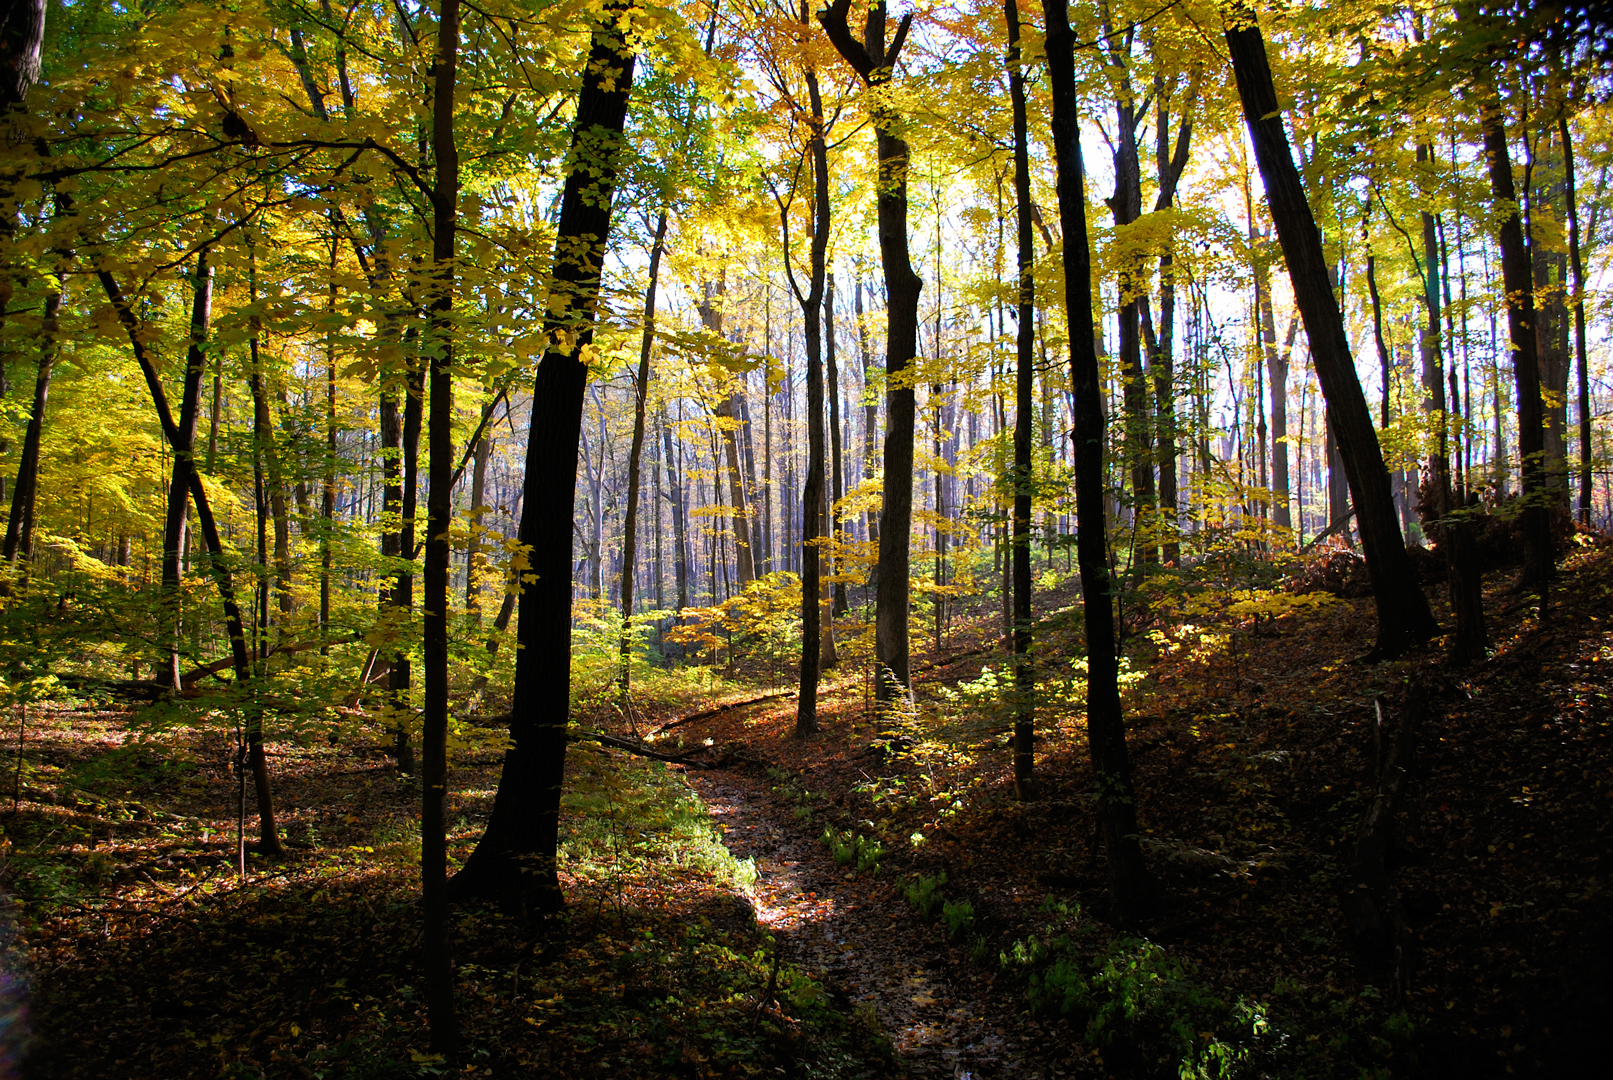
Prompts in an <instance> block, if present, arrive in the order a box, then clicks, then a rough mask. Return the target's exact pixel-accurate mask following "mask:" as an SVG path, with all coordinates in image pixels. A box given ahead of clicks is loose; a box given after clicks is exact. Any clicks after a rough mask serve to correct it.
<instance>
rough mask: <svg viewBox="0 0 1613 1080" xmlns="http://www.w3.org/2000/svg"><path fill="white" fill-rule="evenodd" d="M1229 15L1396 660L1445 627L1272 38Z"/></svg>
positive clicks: (1273, 201)
mask: <svg viewBox="0 0 1613 1080" xmlns="http://www.w3.org/2000/svg"><path fill="white" fill-rule="evenodd" d="M1226 15H1227V20H1228V21H1227V26H1226V41H1227V48H1228V51H1229V52H1230V53H1231V56H1232V66H1233V73H1234V75H1235V76H1236V77H1237V82H1238V95H1239V97H1240V98H1241V99H1242V101H1243V113H1244V118H1245V119H1246V121H1247V122H1248V126H1249V137H1250V141H1251V142H1252V143H1253V144H1254V149H1255V160H1256V161H1257V162H1258V164H1259V166H1260V175H1261V178H1262V179H1263V180H1264V181H1265V186H1266V196H1267V199H1268V201H1269V203H1270V206H1271V215H1272V220H1273V221H1274V222H1275V224H1276V226H1277V238H1278V240H1279V241H1280V242H1281V244H1282V249H1283V257H1284V259H1285V260H1286V261H1287V263H1288V276H1289V279H1290V281H1291V282H1292V283H1293V288H1294V299H1295V302H1296V303H1297V304H1298V306H1299V311H1300V317H1301V318H1302V319H1304V322H1305V333H1306V336H1307V337H1309V339H1310V345H1311V353H1312V355H1313V356H1314V357H1315V361H1316V375H1317V379H1318V381H1320V382H1321V384H1322V393H1323V394H1324V395H1325V396H1326V398H1327V410H1328V416H1329V418H1330V419H1331V420H1332V423H1333V429H1334V433H1335V434H1336V436H1337V437H1338V440H1339V450H1340V453H1341V456H1342V457H1343V459H1344V471H1345V475H1346V476H1347V477H1348V478H1349V481H1350V493H1351V495H1352V497H1353V499H1354V502H1355V515H1356V524H1357V526H1358V527H1359V528H1360V531H1361V546H1362V548H1363V549H1364V552H1365V555H1366V561H1367V570H1368V572H1369V573H1370V575H1371V577H1372V591H1373V595H1374V597H1375V599H1376V602H1377V609H1378V641H1377V645H1376V647H1375V648H1374V650H1373V655H1375V656H1378V657H1389V656H1397V655H1400V654H1402V653H1404V652H1406V651H1407V650H1409V649H1412V648H1415V647H1416V646H1418V645H1421V644H1422V643H1423V642H1425V641H1427V640H1428V639H1429V638H1430V637H1432V636H1433V635H1434V634H1435V633H1436V632H1437V631H1438V629H1439V627H1438V624H1437V623H1436V622H1435V621H1434V615H1433V612H1432V611H1431V610H1429V607H1428V597H1427V596H1425V595H1424V594H1423V591H1422V588H1421V587H1420V586H1419V585H1418V583H1417V574H1416V571H1415V570H1413V569H1412V565H1411V559H1410V557H1409V556H1408V555H1407V554H1406V546H1405V543H1404V541H1403V540H1402V539H1401V533H1400V527H1399V525H1398V524H1397V522H1396V521H1395V508H1394V498H1393V495H1392V494H1391V491H1390V486H1389V471H1388V469H1387V468H1386V467H1385V466H1384V462H1383V454H1382V451H1381V450H1380V448H1379V446H1378V439H1377V435H1376V434H1375V433H1374V431H1373V430H1372V414H1371V413H1370V412H1369V411H1368V409H1367V403H1366V398H1365V397H1364V396H1363V395H1362V393H1361V384H1360V383H1359V382H1358V381H1357V380H1356V376H1355V362H1354V361H1353V360H1352V359H1351V357H1350V342H1349V338H1348V337H1347V336H1346V334H1345V331H1344V317H1343V315H1342V314H1341V313H1340V311H1339V302H1338V297H1337V296H1335V295H1334V293H1333V288H1332V285H1331V283H1330V280H1329V274H1328V268H1327V261H1326V259H1325V258H1324V256H1323V252H1322V237H1321V234H1320V233H1319V232H1318V231H1317V229H1316V221H1315V219H1314V218H1313V217H1312V216H1311V210H1310V204H1309V203H1308V202H1307V200H1306V197H1305V188H1304V186H1303V184H1302V183H1301V181H1300V176H1299V170H1298V169H1296V168H1295V167H1294V159H1293V155H1292V153H1291V152H1290V150H1289V145H1288V135H1287V132H1285V131H1284V129H1283V124H1282V116H1281V111H1280V109H1279V106H1278V103H1277V91H1276V89H1275V87H1273V85H1272V81H1271V67H1270V64H1269V63H1268V61H1267V59H1266V43H1265V39H1264V38H1263V37H1262V36H1261V33H1260V27H1259V25H1258V24H1257V23H1256V22H1255V19H1254V15H1253V14H1252V13H1251V12H1250V11H1249V10H1248V9H1247V8H1244V7H1241V5H1240V6H1234V7H1229V8H1228V9H1226Z"/></svg>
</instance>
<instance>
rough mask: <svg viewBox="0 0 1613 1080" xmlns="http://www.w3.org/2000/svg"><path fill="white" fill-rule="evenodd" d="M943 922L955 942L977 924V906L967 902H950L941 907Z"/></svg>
mask: <svg viewBox="0 0 1613 1080" xmlns="http://www.w3.org/2000/svg"><path fill="white" fill-rule="evenodd" d="M941 921H942V922H943V923H945V924H946V928H947V933H948V934H949V935H951V936H952V938H953V940H956V939H958V938H960V937H962V936H963V935H964V934H965V933H967V932H968V930H969V928H970V927H972V926H974V924H975V906H974V905H973V904H971V903H970V902H969V901H967V900H958V901H955V902H954V901H951V900H948V901H947V902H946V903H945V904H944V905H942V907H941Z"/></svg>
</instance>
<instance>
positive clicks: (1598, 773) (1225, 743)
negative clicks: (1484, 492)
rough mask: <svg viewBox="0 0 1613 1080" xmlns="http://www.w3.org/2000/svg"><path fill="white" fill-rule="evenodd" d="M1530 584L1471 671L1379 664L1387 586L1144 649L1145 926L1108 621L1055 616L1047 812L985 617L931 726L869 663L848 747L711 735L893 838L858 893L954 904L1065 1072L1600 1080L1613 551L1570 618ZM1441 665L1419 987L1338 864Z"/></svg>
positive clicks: (1411, 828)
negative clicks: (1097, 770)
mask: <svg viewBox="0 0 1613 1080" xmlns="http://www.w3.org/2000/svg"><path fill="white" fill-rule="evenodd" d="M1508 584H1509V582H1492V583H1491V586H1490V591H1489V593H1488V596H1487V604H1486V608H1487V611H1488V613H1489V627H1490V636H1491V641H1492V646H1493V655H1492V656H1491V658H1490V659H1488V660H1487V661H1486V662H1485V663H1483V664H1481V665H1476V666H1474V667H1472V668H1469V669H1466V670H1459V671H1450V670H1448V669H1447V668H1446V666H1445V664H1444V661H1443V657H1442V655H1441V653H1440V651H1439V648H1438V643H1436V644H1435V646H1431V647H1430V648H1429V649H1428V650H1426V651H1424V652H1422V653H1419V654H1417V655H1414V656H1411V657H1409V658H1407V659H1403V660H1399V661H1395V662H1392V663H1381V664H1375V665H1368V664H1364V663H1361V662H1360V660H1359V658H1360V657H1361V656H1362V655H1363V654H1365V653H1366V652H1367V650H1368V648H1369V647H1370V645H1371V643H1372V633H1373V617H1374V616H1373V611H1372V608H1371V605H1370V601H1350V602H1340V603H1333V604H1324V605H1320V606H1310V607H1307V608H1304V609H1291V610H1289V611H1287V612H1286V613H1281V614H1277V615H1275V616H1272V615H1268V616H1267V617H1266V618H1263V619H1260V618H1258V613H1256V618H1254V619H1244V620H1241V621H1240V620H1238V619H1236V618H1223V619H1221V620H1219V621H1215V620H1205V622H1206V624H1207V625H1206V626H1202V627H1191V628H1186V629H1179V630H1176V631H1175V632H1171V633H1158V634H1155V635H1153V636H1152V637H1151V638H1150V637H1143V636H1138V637H1136V638H1134V644H1133V647H1132V649H1131V653H1130V656H1129V657H1128V664H1127V671H1128V672H1129V674H1128V675H1127V676H1126V678H1125V681H1126V689H1125V696H1126V707H1127V708H1126V711H1127V717H1128V741H1129V745H1130V747H1131V751H1132V755H1133V764H1134V768H1135V772H1136V779H1137V785H1138V794H1139V813H1140V824H1141V830H1142V833H1143V836H1142V841H1143V846H1144V850H1145V854H1146V856H1147V858H1148V861H1149V864H1150V867H1151V869H1152V870H1153V871H1154V872H1155V874H1156V875H1157V877H1158V879H1159V880H1160V882H1161V885H1162V886H1163V897H1164V898H1163V900H1162V902H1161V905H1160V907H1159V909H1158V910H1157V911H1155V912H1153V913H1151V914H1149V915H1148V916H1146V917H1145V918H1143V919H1142V920H1141V921H1140V923H1139V924H1135V925H1132V926H1130V927H1128V928H1127V929H1126V930H1125V931H1122V930H1121V929H1120V928H1118V927H1117V926H1115V925H1114V924H1113V923H1112V922H1111V921H1110V920H1109V919H1107V918H1106V917H1105V911H1104V906H1105V900H1106V898H1105V889H1104V884H1105V874H1106V870H1105V865H1104V861H1103V859H1102V855H1101V851H1100V850H1099V847H1098V838H1097V836H1096V835H1095V834H1094V831H1093V829H1094V827H1093V817H1092V813H1091V782H1090V774H1089V766H1088V764H1087V759H1086V753H1085V732H1084V729H1083V724H1082V721H1081V719H1080V717H1081V711H1080V701H1079V693H1078V686H1079V681H1080V676H1081V674H1082V673H1081V670H1080V665H1079V661H1072V660H1071V657H1072V656H1073V655H1076V654H1077V653H1078V648H1077V646H1078V642H1079V633H1080V628H1079V618H1078V616H1076V615H1072V614H1065V615H1055V616H1052V617H1049V618H1048V619H1045V620H1044V622H1043V623H1042V628H1041V640H1042V641H1043V642H1044V645H1043V651H1042V653H1041V655H1040V658H1039V663H1040V664H1041V672H1042V674H1041V684H1040V689H1041V708H1040V711H1039V713H1038V730H1039V732H1040V733H1041V734H1040V741H1039V744H1038V748H1037V769H1038V772H1039V777H1040V790H1039V793H1038V797H1037V798H1036V799H1034V800H1033V801H1028V802H1020V801H1018V800H1016V799H1015V798H1014V793H1013V788H1012V784H1011V758H1010V753H1009V750H1008V739H1007V734H1006V732H1007V726H1008V722H1007V717H1006V713H1005V711H1004V707H1003V700H1004V697H1005V696H1006V695H1005V693H1004V691H1005V689H1006V685H1007V680H1006V679H1005V678H1004V676H1003V668H1002V663H1003V661H1002V658H1001V657H1000V656H993V655H990V654H984V655H982V654H979V653H977V652H974V651H973V650H972V649H971V648H970V646H971V645H972V644H974V643H975V642H978V641H979V640H980V639H981V638H982V637H983V635H984V634H986V633H988V632H989V631H986V630H984V629H980V628H978V627H977V629H976V630H975V631H974V633H973V637H970V636H969V635H960V637H959V640H960V642H962V643H963V644H961V645H959V646H954V647H953V648H950V649H949V650H948V651H949V653H952V655H957V654H958V653H967V654H969V655H968V658H967V659H966V660H964V661H962V662H960V663H954V664H948V663H945V662H941V663H936V662H935V661H934V660H933V659H932V660H931V661H929V662H928V663H927V664H925V663H916V664H915V671H920V670H922V671H924V673H923V674H921V675H920V676H919V678H918V684H919V685H918V703H917V705H916V707H915V708H914V710H913V711H912V713H911V714H910V715H907V716H901V717H896V718H894V719H887V720H882V721H875V720H873V719H871V717H870V714H869V713H868V712H867V711H866V708H865V689H866V688H865V686H864V685H863V682H862V681H861V680H859V678H858V676H857V674H856V673H854V672H846V673H844V674H843V675H841V676H840V678H841V681H840V682H839V683H838V684H836V685H835V686H834V687H832V688H831V690H830V691H829V692H828V693H827V694H826V697H825V700H824V701H823V703H822V704H821V705H820V720H821V722H822V724H823V734H822V735H820V736H818V737H816V738H812V739H808V740H797V739H794V738H792V737H791V734H790V729H791V726H792V722H793V710H792V709H791V708H789V707H788V706H787V705H782V704H781V705H775V706H773V707H771V708H768V709H765V710H764V709H757V710H752V711H751V712H749V713H744V714H737V713H729V714H722V715H718V716H715V717H711V718H709V719H705V720H703V721H702V722H700V723H699V724H697V725H689V727H688V728H686V729H684V730H683V736H684V737H685V738H711V739H714V740H716V741H718V742H721V743H726V742H731V741H745V742H746V743H748V744H749V745H750V746H751V747H752V748H753V749H754V750H755V751H757V752H758V753H760V754H761V755H762V756H763V757H765V758H767V759H770V760H771V761H772V762H773V770H772V772H771V773H770V776H771V777H772V778H773V779H774V781H775V785H774V789H773V790H774V797H775V799H776V815H775V816H776V818H777V819H778V820H779V821H781V822H788V823H790V824H791V825H792V826H793V827H796V828H799V829H800V830H802V832H803V833H806V834H808V835H811V836H814V837H816V836H819V835H822V836H824V837H827V838H828V839H827V841H826V842H829V843H831V844H839V845H840V846H841V847H846V846H847V843H848V842H847V841H846V839H845V838H846V837H848V836H856V837H860V838H863V840H862V842H863V843H864V844H866V845H876V844H877V845H878V846H879V847H880V848H881V850H882V860H881V861H882V865H881V866H880V868H879V870H878V873H876V874H867V873H859V874H857V875H856V876H855V877H856V880H855V881H850V882H848V884H847V886H846V887H847V889H848V890H858V891H860V892H862V893H864V894H866V895H867V896H868V897H869V898H872V899H875V900H876V901H877V900H880V899H882V900H883V902H885V903H886V904H888V905H890V906H891V907H892V908H893V910H894V909H896V908H898V907H900V908H901V909H903V910H910V912H911V914H910V916H909V917H911V918H913V919H918V920H929V921H931V922H933V925H934V935H935V938H936V940H937V942H938V945H939V947H940V948H942V949H944V950H945V954H946V955H947V956H948V957H949V959H950V963H951V965H952V972H953V978H954V979H961V980H974V981H977V982H978V984H981V985H989V986H990V987H991V988H992V989H991V991H990V993H991V995H992V996H993V997H994V998H995V1000H997V1001H999V1002H1000V1003H1001V1004H1002V1006H1003V1015H1002V1017H1001V1018H1000V1019H999V1024H1000V1026H1002V1027H1003V1028H1004V1029H1005V1030H1012V1031H1017V1032H1018V1033H1020V1034H1021V1036H1022V1037H1024V1038H1025V1039H1027V1040H1028V1042H1029V1045H1030V1050H1029V1055H1028V1058H1029V1061H1030V1062H1031V1064H1032V1065H1033V1066H1034V1065H1040V1066H1042V1067H1044V1068H1045V1069H1046V1070H1047V1072H1049V1073H1052V1074H1055V1075H1056V1074H1057V1073H1058V1072H1060V1071H1064V1072H1071V1073H1081V1072H1090V1073H1094V1074H1110V1075H1120V1076H1138V1077H1142V1076H1176V1075H1178V1074H1179V1073H1180V1075H1183V1076H1213V1077H1230V1076H1271V1077H1276V1076H1281V1077H1357V1076H1374V1077H1385V1076H1394V1077H1399V1076H1406V1077H1424V1076H1426V1077H1443V1076H1464V1077H1465V1076H1480V1075H1495V1074H1532V1075H1577V1074H1582V1073H1578V1072H1576V1070H1581V1069H1584V1068H1585V1067H1586V1066H1587V1065H1588V1064H1589V1063H1590V1062H1593V1061H1596V1060H1598V1059H1599V1051H1598V1050H1597V1048H1596V1046H1595V1043H1594V1040H1595V1037H1596V1034H1597V1032H1598V1031H1599V1030H1600V1028H1601V1026H1602V1024H1603V1018H1604V1017H1605V1016H1606V1015H1607V1013H1608V1011H1609V1006H1610V1005H1613V1001H1610V1000H1609V999H1610V997H1613V994H1610V991H1609V983H1608V981H1607V979H1606V975H1605V972H1606V970H1607V967H1608V961H1609V960H1610V959H1613V947H1610V942H1613V932H1610V931H1609V930H1608V929H1607V927H1608V925H1609V918H1608V916H1609V915H1610V914H1613V893H1610V892H1609V891H1608V883H1607V878H1608V874H1609V872H1610V869H1613V868H1610V866H1609V865H1608V861H1607V860H1608V856H1609V851H1608V836H1607V827H1608V821H1609V813H1608V809H1609V803H1608V800H1609V798H1610V797H1613V779H1610V777H1613V741H1610V740H1609V738H1608V736H1609V734H1610V732H1613V710H1610V707H1609V696H1610V694H1613V624H1610V623H1609V619H1610V618H1613V604H1610V603H1609V599H1610V598H1613V550H1610V549H1609V547H1608V546H1607V545H1606V544H1605V543H1603V544H1601V545H1600V546H1594V545H1593V546H1581V547H1580V548H1578V549H1577V550H1576V551H1575V552H1574V553H1573V554H1572V555H1570V557H1568V558H1567V559H1566V560H1565V562H1564V563H1563V564H1562V567H1561V578H1560V580H1559V582H1558V584H1557V585H1556V586H1555V587H1554V589H1553V600H1552V608H1551V611H1550V615H1549V618H1548V620H1547V623H1546V625H1545V626H1544V627H1542V625H1541V624H1540V620H1539V612H1538V608H1537V607H1536V606H1535V604H1534V603H1533V601H1532V600H1531V599H1530V598H1529V597H1526V596H1520V595H1518V594H1513V593H1510V592H1508V591H1507V586H1508ZM1443 591H1444V590H1443V589H1442V588H1430V589H1429V593H1430V596H1431V598H1433V599H1434V600H1435V605H1436V611H1437V613H1438V614H1439V615H1440V617H1441V619H1442V622H1443V623H1444V625H1446V626H1447V627H1448V626H1450V625H1451V620H1450V616H1449V612H1448V611H1446V610H1444V609H1443V607H1442V599H1441V594H1442V593H1443ZM988 625H989V624H988ZM954 649H955V650H956V651H954ZM1414 683H1421V684H1424V685H1436V684H1444V685H1448V686H1449V689H1448V690H1447V691H1446V692H1445V693H1443V694H1442V695H1440V696H1439V697H1438V698H1437V704H1436V708H1435V711H1434V713H1433V715H1432V716H1431V718H1430V719H1429V720H1428V721H1427V722H1426V723H1425V725H1424V727H1423V729H1422V732H1421V735H1420V738H1419V743H1418V745H1419V749H1418V753H1417V757H1416V759H1415V762H1414V767H1413V770H1412V777H1411V782H1410V786H1409V801H1408V802H1407V804H1406V805H1405V807H1404V809H1403V813H1402V819H1403V822H1404V828H1403V836H1402V838H1401V840H1400V841H1399V843H1398V844H1397V845H1396V851H1395V854H1394V865H1393V877H1394V883H1395V886H1396V888H1397V890H1398V894H1399V896H1400V899H1401V901H1402V903H1403V904H1404V906H1405V908H1406V909H1407V912H1408V914H1409V916H1410V919H1411V922H1412V926H1413V930H1414V934H1413V938H1414V953H1413V963H1412V964H1411V966H1410V971H1411V976H1410V979H1409V982H1408V984H1407V985H1405V986H1397V985H1396V981H1395V977H1394V974H1393V971H1392V969H1391V966H1390V965H1389V964H1388V963H1386V962H1385V961H1383V960H1382V959H1380V958H1376V957H1370V956H1363V955H1362V954H1360V953H1359V952H1357V951H1356V949H1355V947H1354V946H1353V943H1352V938H1351V935H1350V932H1349V929H1348V927H1347V926H1346V924H1345V922H1344V919H1343V916H1342V914H1341V911H1340V907H1339V902H1338V882H1339V877H1340V873H1341V868H1342V866H1343V863H1344V860H1345V859H1346V858H1347V854H1348V851H1349V850H1350V848H1351V845H1352V844H1353V841H1354V838H1355V834H1356V830H1357V827H1358V824H1359V821H1360V817H1361V814H1362V812H1363V811H1364V809H1365V807H1366V805H1367V803H1368V801H1369V798H1370V792H1371V791H1372V790H1373V786H1374V775H1375V755H1376V754H1377V750H1376V746H1375V740H1374V725H1375V723H1376V713H1375V708H1374V701H1375V699H1377V698H1379V697H1380V696H1381V697H1382V698H1383V699H1384V701H1385V703H1386V706H1387V707H1388V708H1389V709H1390V711H1391V719H1393V716H1392V714H1393V711H1394V709H1395V708H1396V707H1397V706H1398V703H1399V702H1400V701H1401V700H1402V699H1403V697H1404V694H1405V691H1406V689H1407V687H1408V686H1410V685H1412V684H1414ZM803 793H810V797H808V796H806V795H804V794H803ZM859 850H861V849H860V848H859ZM848 866H849V864H848ZM943 875H944V876H943Z"/></svg>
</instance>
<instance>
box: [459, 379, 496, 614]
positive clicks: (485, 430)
mask: <svg viewBox="0 0 1613 1080" xmlns="http://www.w3.org/2000/svg"><path fill="white" fill-rule="evenodd" d="M497 405H498V401H497V400H496V399H495V400H493V401H489V402H488V403H487V404H486V405H484V406H482V434H481V437H480V438H478V439H477V440H476V446H475V451H474V452H475V455H476V457H475V461H474V463H473V464H472V465H471V472H470V511H469V513H467V514H466V515H465V516H466V517H467V518H469V519H470V535H469V536H467V537H466V538H465V614H466V615H468V616H470V618H471V621H472V622H480V621H481V618H482V585H481V582H480V580H478V579H479V578H480V577H481V574H482V571H483V570H485V569H486V562H487V559H486V556H484V555H483V554H482V534H481V529H482V521H483V520H484V519H485V518H486V516H487V511H486V509H485V507H486V504H487V466H488V462H489V461H490V459H491V458H492V456H493V435H492V421H493V410H494V408H496V407H497Z"/></svg>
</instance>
